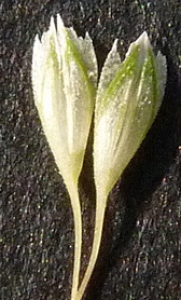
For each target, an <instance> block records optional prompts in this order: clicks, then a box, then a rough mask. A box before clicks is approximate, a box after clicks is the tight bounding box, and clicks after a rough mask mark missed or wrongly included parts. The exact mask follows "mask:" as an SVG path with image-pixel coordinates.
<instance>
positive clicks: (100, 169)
mask: <svg viewBox="0 0 181 300" xmlns="http://www.w3.org/2000/svg"><path fill="white" fill-rule="evenodd" d="M110 70H111V71H110ZM166 73H167V72H166V60H165V57H163V56H162V55H161V53H158V55H157V56H154V54H153V51H152V48H151V45H150V42H149V39H148V36H147V34H146V32H144V33H143V34H142V35H141V36H140V37H139V38H138V39H137V40H136V41H135V42H134V43H132V44H131V45H130V48H129V50H128V53H127V54H126V58H125V60H124V62H123V63H122V64H121V61H120V58H119V54H118V52H117V41H115V43H114V45H113V47H112V50H111V51H110V53H109V55H108V57H107V59H106V62H105V64H104V67H103V69H102V74H101V77H100V81H99V85H98V91H97V98H96V108H95V130H94V172H95V182H96V188H97V191H98V192H99V193H101V192H100V191H102V193H103V194H104V195H108V193H109V192H110V190H111V189H112V188H113V186H114V184H115V183H116V181H117V180H118V179H119V177H120V175H121V174H122V172H123V170H124V169H125V167H126V166H127V164H128V163H129V161H130V160H131V158H132V157H133V155H134V154H135V152H136V151H137V149H138V147H139V146H140V144H141V142H142V141H143V139H144V138H145V136H146V134H147V132H148V130H149V128H150V126H151V124H152V123H153V121H154V119H155V116H156V114H157V112H158V109H159V107H160V105H161V102H162V98H163V94H164V89H165V83H166Z"/></svg>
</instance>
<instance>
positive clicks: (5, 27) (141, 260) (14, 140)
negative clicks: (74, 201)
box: [0, 0, 181, 300]
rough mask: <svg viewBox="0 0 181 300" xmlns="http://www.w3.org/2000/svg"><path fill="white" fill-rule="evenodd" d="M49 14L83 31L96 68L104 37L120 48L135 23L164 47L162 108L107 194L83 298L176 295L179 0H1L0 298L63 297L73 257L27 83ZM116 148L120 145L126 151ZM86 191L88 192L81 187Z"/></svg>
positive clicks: (68, 216) (62, 198)
mask: <svg viewBox="0 0 181 300" xmlns="http://www.w3.org/2000/svg"><path fill="white" fill-rule="evenodd" d="M57 13H60V14H61V16H62V18H63V20H64V21H65V24H66V25H67V26H73V27H74V28H75V30H76V31H77V33H78V34H79V35H84V33H85V31H88V32H89V34H90V36H91V37H92V39H93V41H94V45H95V49H96V54H97V58H98V62H99V68H100V67H101V66H102V64H103V61H104V60H105V57H106V55H107V53H108V51H109V50H110V48H111V45H112V43H113V41H114V39H115V38H119V40H120V54H121V57H122V58H124V55H125V53H126V51H127V48H128V46H129V44H130V42H132V41H134V40H135V39H136V38H137V37H138V36H139V35H140V34H141V33H142V32H143V31H144V30H146V31H147V32H148V34H149V37H150V39H151V42H152V45H153V47H154V49H155V51H157V50H158V49H161V51H162V52H163V53H164V54H166V55H167V60H168V80H167V88H166V94H165V98H164V101H163V105H162V108H161V110H160V112H159V114H158V117H157V119H156V120H155V122H154V124H153V126H152V128H151V130H150V131H149V133H148V135H147V137H146V139H145V141H144V142H143V144H142V145H141V147H140V149H139V150H138V152H137V154H136V155H135V157H134V158H133V159H132V161H131V162H130V164H129V166H128V167H127V169H126V170H125V172H124V174H123V176H122V179H121V180H120V182H119V183H118V184H117V186H116V188H115V189H114V191H113V192H112V194H111V196H110V200H109V202H108V208H107V213H106V221H105V226H104V234H103V239H102V247H101V252H100V255H99V259H98V264H97V267H96V270H95V272H94V275H93V277H92V280H91V282H90V285H89V287H88V289H87V293H86V295H85V299H86V300H103V299H104V300H108V299H109V300H133V299H134V300H149V299H150V300H151V299H155V300H156V299H165V300H177V299H178V300H179V299H181V195H180V183H181V177H180V167H181V150H179V145H180V142H181V139H180V131H179V127H180V126H181V124H180V112H181V105H180V99H181V93H180V87H181V84H180V79H179V78H180V77H179V70H180V68H181V3H180V1H179V0H173V1H171V0H167V1H166V0H159V1H157V0H152V1H146V0H140V1H138V0H137V1H129V0H127V1H126V0H82V1H78V0H65V1H64V0H59V1H57V0H54V1H53V0H46V1H37V0H34V1H33V0H29V1H25V0H24V1H23V0H21V1H20V0H19V1H18V0H14V1H13V0H1V2H0V157H1V159H0V299H2V300H65V299H66V300H68V299H70V287H71V276H72V262H73V245H74V243H73V240H74V234H73V232H74V231H73V219H72V211H71V206H70V201H69V197H68V194H67V191H66V188H65V186H64V184H63V181H62V178H61V176H60V175H59V174H58V171H57V168H56V165H55V163H54V159H53V156H52V154H51V152H50V149H49V147H48V145H47V142H46V139H45V136H44V134H43V132H42V128H41V124H40V120H39V117H38V114H37V111H36V108H35V105H34V101H33V95H32V88H31V59H32V46H33V41H34V38H35V35H36V34H37V33H38V34H42V32H43V31H44V30H46V29H47V28H48V25H49V22H50V17H51V16H52V15H53V16H55V15H56V14H57ZM125 150H126V149H125ZM90 153H91V148H90V149H88V151H87V155H86V162H85V165H84V170H83V173H82V176H81V183H80V192H81V198H82V211H83V217H84V227H85V229H84V243H83V249H84V255H83V261H82V272H83V270H84V269H85V266H86V264H87V262H88V254H89V253H90V247H91V237H92V228H93V223H94V209H95V200H94V186H93V180H92V178H93V175H92V168H91V166H90V165H91V159H92V158H91V154H90ZM88 195H90V196H89V197H88Z"/></svg>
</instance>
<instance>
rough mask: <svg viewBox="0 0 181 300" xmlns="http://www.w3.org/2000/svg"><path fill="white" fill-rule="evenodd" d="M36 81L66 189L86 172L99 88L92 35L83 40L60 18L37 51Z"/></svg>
mask: <svg viewBox="0 0 181 300" xmlns="http://www.w3.org/2000/svg"><path fill="white" fill-rule="evenodd" d="M32 83H33V91H34V98H35V104H36V106H37V109H38V112H39V116H40V119H41V122H42V126H43V129H44V132H45V135H46V137H47V140H48V142H49V145H50V148H51V150H52V152H53V154H54V157H55V161H56V163H57V166H58V168H59V171H60V174H61V175H62V176H63V178H64V181H65V183H66V185H69V183H70V182H71V181H73V182H77V181H78V177H79V174H80V171H81V169H82V164H83V158H84V152H85V148H86V144H87V138H88V134H89V129H90V124H91V121H92V114H93V110H94V103H95V93H96V87H97V61H96V57H95V52H94V47H93V44H92V40H91V39H90V37H89V35H88V34H86V36H85V39H82V38H78V37H77V35H76V33H75V31H74V30H73V29H72V28H70V29H68V28H65V27H64V25H63V22H62V20H61V18H60V16H59V15H58V16H57V30H56V29H55V25H54V20H53V18H52V19H51V25H50V28H49V30H48V31H47V32H46V33H44V34H43V36H42V40H41V41H40V40H39V38H38V36H37V37H36V40H35V44H34V48H33V63H32Z"/></svg>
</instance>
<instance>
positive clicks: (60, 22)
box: [57, 14, 65, 30]
mask: <svg viewBox="0 0 181 300" xmlns="http://www.w3.org/2000/svg"><path fill="white" fill-rule="evenodd" d="M57 27H58V29H59V30H61V29H62V28H64V27H65V26H64V22H63V20H62V18H61V16H60V15H59V14H57Z"/></svg>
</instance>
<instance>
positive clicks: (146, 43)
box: [135, 31, 151, 50]
mask: <svg viewBox="0 0 181 300" xmlns="http://www.w3.org/2000/svg"><path fill="white" fill-rule="evenodd" d="M135 44H137V45H140V46H142V47H143V49H144V50H146V49H148V48H150V47H151V44H150V40H149V37H148V34H147V32H146V31H144V32H143V33H142V34H141V35H140V36H139V38H138V39H137V40H136V42H135Z"/></svg>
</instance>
